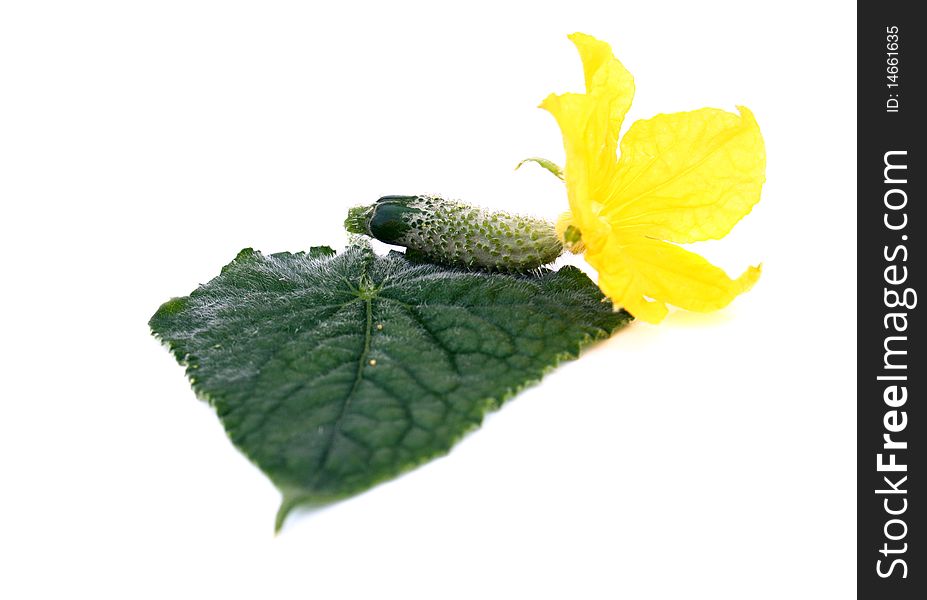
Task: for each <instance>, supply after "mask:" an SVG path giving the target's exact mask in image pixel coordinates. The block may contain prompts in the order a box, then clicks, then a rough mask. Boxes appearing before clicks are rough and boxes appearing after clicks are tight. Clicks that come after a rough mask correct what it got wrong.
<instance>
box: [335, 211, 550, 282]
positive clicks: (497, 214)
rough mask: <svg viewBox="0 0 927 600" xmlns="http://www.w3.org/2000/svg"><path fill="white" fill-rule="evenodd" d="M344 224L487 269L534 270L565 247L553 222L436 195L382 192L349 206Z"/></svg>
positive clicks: (431, 257) (433, 257)
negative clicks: (376, 197) (362, 203)
mask: <svg viewBox="0 0 927 600" xmlns="http://www.w3.org/2000/svg"><path fill="white" fill-rule="evenodd" d="M344 226H345V228H346V229H347V230H348V231H349V232H351V233H357V234H363V235H369V236H370V237H373V238H376V239H378V240H380V241H381V242H385V243H387V244H394V245H397V246H405V247H406V248H407V249H408V252H407V254H409V255H410V256H416V257H418V258H422V259H424V260H427V261H430V262H434V263H438V264H443V265H448V266H457V267H466V268H479V269H486V270H489V271H504V272H510V273H516V272H525V271H530V270H532V269H537V268H539V267H541V266H543V265H546V264H548V263H551V262H553V261H554V260H556V259H557V257H558V256H560V254H561V253H562V252H563V246H562V245H561V243H560V240H559V239H557V233H556V231H555V230H554V225H553V223H548V222H547V221H544V220H543V219H537V218H533V217H524V216H519V215H513V214H510V213H507V212H502V211H491V210H487V209H484V208H479V207H476V206H472V205H470V204H465V203H463V202H457V201H455V200H446V199H444V198H440V197H438V196H383V197H382V198H380V199H379V200H377V201H376V202H375V203H374V204H372V205H370V206H356V207H354V208H352V209H350V210H349V211H348V218H347V219H346V220H345V222H344Z"/></svg>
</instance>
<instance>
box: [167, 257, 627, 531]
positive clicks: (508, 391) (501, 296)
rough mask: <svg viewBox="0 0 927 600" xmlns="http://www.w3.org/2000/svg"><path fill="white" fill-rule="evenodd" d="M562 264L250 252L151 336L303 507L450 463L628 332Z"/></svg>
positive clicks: (623, 319)
mask: <svg viewBox="0 0 927 600" xmlns="http://www.w3.org/2000/svg"><path fill="white" fill-rule="evenodd" d="M630 319H631V317H630V315H628V314H627V313H626V312H623V311H618V312H616V311H614V310H613V309H612V306H611V304H610V303H608V302H607V301H603V296H602V294H601V293H600V292H599V290H598V288H597V287H596V285H595V284H594V283H592V281H590V280H589V278H588V277H586V275H584V274H583V273H582V272H581V271H579V270H578V269H575V268H573V267H564V268H562V269H560V270H559V271H556V272H552V271H544V272H541V273H537V274H531V275H503V274H489V273H484V272H475V271H465V270H458V269H451V268H447V267H439V266H435V265H431V264H421V263H414V262H411V261H409V260H407V259H406V258H404V257H403V256H402V255H401V254H397V253H392V254H390V255H388V256H377V255H375V254H374V253H373V251H372V250H371V249H370V247H369V246H368V245H366V244H356V245H353V246H351V247H349V248H348V249H347V250H346V251H345V252H343V253H342V254H338V255H336V254H335V253H334V251H332V250H331V249H330V248H327V247H317V248H313V249H312V250H311V251H310V252H308V253H296V254H291V253H280V254H272V255H268V256H264V255H262V254H261V253H259V252H255V251H253V250H251V249H246V250H243V251H242V252H240V253H239V255H238V256H237V257H236V258H235V260H233V261H232V262H231V263H229V264H228V265H226V266H225V267H224V268H223V269H222V272H221V274H220V275H219V276H217V277H216V278H214V279H212V280H211V281H210V282H209V283H206V284H204V285H201V286H200V287H199V288H198V289H196V290H195V291H194V292H193V293H191V294H190V295H189V296H186V297H182V298H174V299H172V300H170V301H168V302H166V303H165V304H164V305H162V306H161V308H160V309H159V310H158V311H157V313H156V314H155V315H154V316H153V317H152V319H151V322H150V325H151V328H152V331H153V332H154V334H155V335H156V336H157V337H159V338H160V339H161V340H162V341H163V342H164V343H165V344H166V345H167V347H168V348H169V349H170V351H171V352H172V353H173V354H174V356H175V357H176V358H177V360H178V362H180V363H181V364H182V365H184V366H185V367H186V372H187V375H188V377H189V378H190V381H191V383H192V386H193V388H194V390H195V391H196V392H197V393H198V394H199V395H200V396H201V397H203V398H204V399H206V400H207V401H208V402H209V403H210V404H211V405H212V406H213V407H214V408H215V410H216V412H217V414H218V416H219V418H220V420H221V421H222V424H223V426H224V427H225V429H226V431H227V432H228V435H229V437H230V438H231V440H232V442H233V443H234V444H235V445H236V446H237V447H238V448H239V449H240V450H241V451H242V452H243V453H244V454H245V455H246V456H247V457H248V458H249V459H251V460H252V461H253V462H254V463H255V464H256V465H257V466H258V467H259V468H260V469H261V470H262V471H264V473H266V474H267V476H268V477H270V479H271V480H272V481H273V482H274V484H275V485H276V486H277V487H278V488H279V489H280V491H281V492H282V493H283V504H282V506H281V509H280V513H279V514H278V521H277V526H278V528H279V526H280V525H281V524H282V521H283V519H284V518H285V516H286V514H287V513H288V512H289V511H290V510H291V509H292V508H293V507H295V506H298V505H320V504H324V503H328V502H331V501H333V500H337V499H339V498H344V497H346V496H349V495H352V494H355V493H358V492H360V491H363V490H365V489H367V488H369V487H371V486H372V485H374V484H376V483H378V482H380V481H383V480H386V479H390V478H392V477H395V476H396V475H398V474H400V473H402V472H403V471H406V470H408V469H410V468H412V467H414V466H415V465H417V464H420V463H422V462H424V461H427V460H428V459H430V458H433V457H436V456H439V455H442V454H445V453H447V452H448V450H450V448H451V447H452V446H453V444H454V443H455V442H456V441H457V440H458V439H459V438H460V437H461V436H462V435H463V434H464V433H466V432H467V431H469V430H471V429H473V428H475V427H477V426H478V425H479V424H480V422H481V421H482V419H483V415H484V414H485V413H486V412H487V411H489V410H492V409H495V408H497V407H498V406H499V405H500V404H501V403H502V402H503V401H504V400H505V399H507V398H509V397H510V396H512V395H513V394H515V393H516V392H517V391H518V390H520V389H521V388H523V387H524V386H526V385H528V384H530V383H532V382H535V381H537V380H539V379H540V378H541V377H542V376H543V375H544V373H545V372H546V371H548V370H549V369H551V368H552V367H554V366H555V365H556V364H557V363H558V362H560V361H561V360H564V359H569V358H574V357H576V356H577V355H578V354H579V351H580V350H581V348H582V347H584V346H586V345H588V344H590V343H591V342H593V341H595V340H598V339H602V338H606V337H608V336H609V335H611V333H612V332H613V331H615V330H616V329H618V328H619V327H621V326H622V325H624V324H625V323H627V322H628V321H630Z"/></svg>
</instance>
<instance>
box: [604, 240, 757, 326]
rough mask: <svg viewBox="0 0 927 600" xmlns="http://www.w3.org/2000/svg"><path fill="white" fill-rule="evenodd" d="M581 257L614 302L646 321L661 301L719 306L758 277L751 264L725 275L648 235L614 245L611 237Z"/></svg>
mask: <svg viewBox="0 0 927 600" xmlns="http://www.w3.org/2000/svg"><path fill="white" fill-rule="evenodd" d="M586 260H587V261H589V264H591V265H592V266H593V267H595V268H596V269H597V270H598V272H599V287H600V288H601V289H602V292H603V293H604V294H605V295H606V296H608V297H609V298H611V300H612V302H614V303H615V305H616V306H622V307H624V308H625V309H627V310H628V312H630V313H631V314H632V315H634V316H635V317H637V318H639V319H641V320H644V321H647V322H650V323H659V322H660V321H662V320H663V318H664V317H665V316H666V313H667V308H666V305H667V304H672V305H674V306H678V307H679V308H684V309H686V310H691V311H696V312H710V311H713V310H718V309H720V308H723V307H725V306H727V305H728V304H729V303H730V302H731V300H733V299H734V298H735V297H737V295H738V294H742V293H743V292H746V291H747V290H749V289H750V288H751V287H753V284H754V283H756V281H757V279H759V277H760V267H759V266H756V267H749V268H748V269H747V270H746V271H745V272H744V273H743V274H742V275H741V276H740V277H738V278H737V279H731V278H730V277H728V276H727V274H726V273H725V272H724V271H723V270H721V269H720V268H718V267H716V266H714V265H713V264H711V263H710V262H708V261H707V260H705V259H704V258H703V257H701V256H699V255H698V254H695V253H694V252H689V251H688V250H684V249H682V248H680V247H679V246H675V245H673V244H669V243H666V242H661V241H659V240H653V239H648V238H638V239H635V240H633V241H631V242H630V243H623V244H620V245H619V244H618V243H617V242H615V241H614V240H612V243H609V245H608V246H607V247H606V248H605V249H604V250H603V251H602V252H598V253H591V252H586Z"/></svg>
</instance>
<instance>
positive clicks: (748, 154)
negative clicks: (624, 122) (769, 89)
mask: <svg viewBox="0 0 927 600" xmlns="http://www.w3.org/2000/svg"><path fill="white" fill-rule="evenodd" d="M738 108H739V110H740V113H741V114H740V115H735V114H734V113H730V112H727V111H723V110H718V109H714V108H703V109H701V110H696V111H692V112H683V113H674V114H669V115H658V116H656V117H654V118H652V119H648V120H646V121H637V122H635V123H634V124H633V125H632V126H631V128H630V129H629V130H628V133H627V134H626V135H625V136H624V138H622V140H621V159H620V160H619V162H618V168H617V171H615V172H614V180H613V181H612V189H611V190H610V191H609V193H608V198H607V200H606V201H605V204H606V207H605V209H604V210H603V212H602V214H603V216H604V217H606V218H607V219H608V221H609V222H610V223H611V224H612V227H613V228H614V229H615V230H616V231H619V230H622V229H628V230H633V231H636V232H637V233H640V234H642V235H647V236H649V237H654V238H658V239H662V240H670V241H673V242H679V243H687V242H695V241H701V240H708V239H719V238H722V237H724V236H725V235H727V233H728V232H729V231H730V230H731V228H732V227H734V225H736V224H737V222H738V221H739V220H740V219H741V218H743V217H744V215H746V214H747V213H749V212H750V210H751V209H752V208H753V205H754V204H756V203H757V202H758V201H759V199H760V190H761V188H762V187H763V182H764V181H765V180H766V176H765V171H766V154H765V151H764V146H763V138H762V136H761V135H760V129H759V126H758V125H757V123H756V120H755V119H754V118H753V114H752V113H751V112H750V111H749V110H748V109H746V108H744V107H738ZM628 233H630V231H628Z"/></svg>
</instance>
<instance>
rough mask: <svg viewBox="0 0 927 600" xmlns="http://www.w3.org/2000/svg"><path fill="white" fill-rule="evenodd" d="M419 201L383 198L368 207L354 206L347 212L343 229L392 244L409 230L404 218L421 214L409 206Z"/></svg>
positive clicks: (395, 197) (417, 198)
mask: <svg viewBox="0 0 927 600" xmlns="http://www.w3.org/2000/svg"><path fill="white" fill-rule="evenodd" d="M419 199H420V198H419V196H383V197H382V198H380V199H379V200H377V201H376V202H375V203H373V204H371V205H370V206H355V207H354V208H351V209H349V210H348V218H347V219H345V221H344V228H345V229H347V230H348V232H349V233H359V234H363V235H369V236H371V237H374V238H376V239H378V240H380V241H381V242H386V243H387V244H392V243H394V242H397V241H399V239H400V238H402V236H403V234H405V233H406V232H407V231H408V230H409V222H408V219H407V218H406V217H408V216H409V215H413V214H415V213H418V212H421V211H420V210H419V209H418V208H415V207H414V206H410V204H412V203H414V202H416V201H418V200H419Z"/></svg>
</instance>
